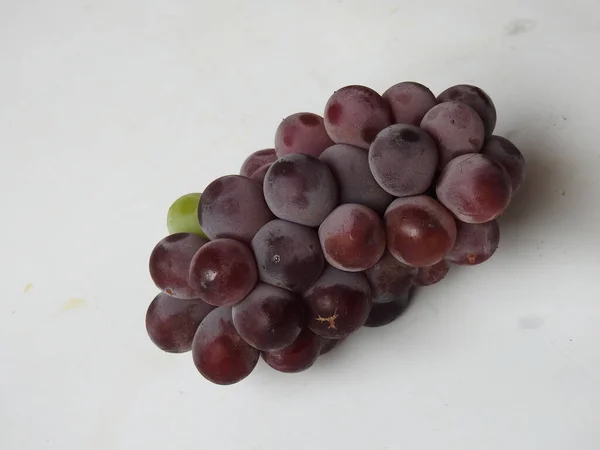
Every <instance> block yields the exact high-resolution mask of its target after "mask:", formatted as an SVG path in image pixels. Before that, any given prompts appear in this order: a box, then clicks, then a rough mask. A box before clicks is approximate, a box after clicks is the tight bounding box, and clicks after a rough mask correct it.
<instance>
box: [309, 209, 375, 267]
mask: <svg viewBox="0 0 600 450" xmlns="http://www.w3.org/2000/svg"><path fill="white" fill-rule="evenodd" d="M319 240H320V242H321V248H322V249H323V254H324V255H325V260H326V261H327V262H328V263H329V264H331V265H332V266H333V267H335V268H337V269H340V270H346V271H348V272H360V271H363V270H366V269H368V268H369V267H371V266H372V265H373V264H375V263H376V262H377V261H379V259H380V258H381V255H383V252H384V251H385V230H384V228H383V223H382V221H381V219H380V218H379V216H378V215H377V214H376V213H375V212H374V211H373V210H372V209H369V208H367V207H366V206H363V205H359V204H357V203H346V204H345V205H341V206H338V207H337V208H336V209H334V210H333V211H332V213H331V214H329V215H328V216H327V218H326V219H325V220H324V221H323V223H322V224H321V226H320V227H319Z"/></svg>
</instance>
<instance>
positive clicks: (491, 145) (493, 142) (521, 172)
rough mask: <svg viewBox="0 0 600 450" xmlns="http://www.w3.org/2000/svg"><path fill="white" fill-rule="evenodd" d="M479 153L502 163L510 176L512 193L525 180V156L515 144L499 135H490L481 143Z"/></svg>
mask: <svg viewBox="0 0 600 450" xmlns="http://www.w3.org/2000/svg"><path fill="white" fill-rule="evenodd" d="M481 154H483V155H486V156H489V157H490V158H492V159H494V160H496V161H498V162H499V163H500V164H502V167H504V169H505V170H506V173H508V176H509V177H510V181H511V184H512V193H513V195H514V194H515V193H516V192H517V191H518V190H519V188H520V187H521V184H522V183H523V180H525V158H523V154H522V153H521V152H520V151H519V149H518V148H517V147H516V146H515V144H513V143H512V142H510V141H509V140H508V139H506V138H503V137H501V136H490V137H489V138H488V139H487V140H486V141H485V143H484V144H483V148H482V149H481Z"/></svg>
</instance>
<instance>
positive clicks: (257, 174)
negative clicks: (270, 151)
mask: <svg viewBox="0 0 600 450" xmlns="http://www.w3.org/2000/svg"><path fill="white" fill-rule="evenodd" d="M271 165H272V163H269V164H265V165H264V166H262V167H260V168H258V169H256V171H254V173H253V174H252V176H251V177H250V179H251V180H254V181H256V182H258V183H260V185H261V186H263V185H264V182H265V176H266V175H267V172H268V170H269V167H271Z"/></svg>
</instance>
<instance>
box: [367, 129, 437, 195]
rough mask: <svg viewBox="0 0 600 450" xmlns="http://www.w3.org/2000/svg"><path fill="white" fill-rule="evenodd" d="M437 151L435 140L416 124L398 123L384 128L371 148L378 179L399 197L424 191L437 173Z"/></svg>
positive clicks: (374, 170) (381, 184) (371, 159)
mask: <svg viewBox="0 0 600 450" xmlns="http://www.w3.org/2000/svg"><path fill="white" fill-rule="evenodd" d="M437 165H438V150H437V147H436V144H435V142H434V140H433V139H432V138H431V136H429V135H428V134H427V133H426V132H425V131H423V130H421V129H420V128H419V127H416V126H414V125H405V124H396V125H391V126H389V127H387V128H385V129H384V130H382V131H381V132H380V133H379V134H378V135H377V137H376V138H375V140H374V141H373V143H372V144H371V147H370V148H369V167H370V169H371V172H372V173H373V177H374V178H375V181H377V183H378V184H379V186H381V187H382V188H383V189H384V190H385V191H387V192H389V193H390V194H392V195H394V196H396V197H408V196H411V195H418V194H422V193H423V192H425V191H426V190H427V189H428V188H429V186H430V185H431V182H432V181H433V177H434V175H435V171H436V168H437Z"/></svg>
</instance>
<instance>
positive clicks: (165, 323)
mask: <svg viewBox="0 0 600 450" xmlns="http://www.w3.org/2000/svg"><path fill="white" fill-rule="evenodd" d="M495 125H496V109H495V107H494V104H493V102H492V100H491V99H490V97H489V96H488V95H487V94H486V93H485V92H484V91H482V90H481V89H479V88H477V87H475V86H471V85H458V86H454V87H451V88H449V89H447V90H446V91H444V92H442V93H441V94H440V95H439V96H438V97H437V98H436V97H435V96H434V95H433V93H432V92H431V91H430V90H429V89H428V88H427V87H425V86H423V85H421V84H418V83H414V82H403V83H399V84H396V85H394V86H392V87H391V88H389V89H388V90H387V91H386V92H385V93H384V94H383V95H382V96H381V95H379V94H378V93H377V92H375V91H373V90H372V89H370V88H367V87H364V86H346V87H344V88H342V89H340V90H338V91H336V92H334V94H333V95H332V96H331V97H330V98H329V100H328V101H327V104H326V106H325V112H324V117H321V116H319V115H317V114H312V113H307V112H302V113H297V114H293V115H291V116H289V117H287V118H286V119H284V120H283V121H282V122H281V124H280V125H279V127H278V129H277V131H276V133H275V145H274V148H270V149H266V150H260V151H257V152H255V153H252V154H251V155H250V156H248V158H247V159H246V160H245V161H244V163H243V165H242V167H241V170H240V174H239V175H229V176H224V177H221V178H218V179H216V180H214V181H213V182H212V183H210V184H209V185H208V186H207V187H206V189H205V190H204V192H203V193H201V194H188V195H185V196H183V197H181V198H179V199H178V200H176V201H175V203H173V205H172V206H171V208H170V209H169V212H168V220H167V224H168V230H169V236H167V237H166V238H164V239H163V240H161V241H160V242H159V243H158V244H157V245H156V247H155V248H154V250H153V251H152V254H151V256H150V274H151V277H152V280H153V281H154V283H155V284H156V286H157V287H158V288H159V289H160V290H161V293H160V294H158V296H157V297H156V298H155V299H154V300H153V301H152V303H151V304H150V307H149V309H148V311H147V315H146V328H147V330H148V334H149V336H150V338H151V339H152V341H153V342H154V343H155V344H156V345H157V346H158V347H159V348H161V349H162V350H164V351H167V352H172V353H181V352H187V351H191V353H192V357H193V362H194V364H195V366H196V368H197V369H198V371H199V372H200V373H201V374H202V375H203V376H204V377H205V378H206V379H208V380H210V381H211V382H213V383H217V384H223V385H225V384H232V383H236V382H239V381H240V380H242V379H244V378H245V377H247V376H248V375H249V374H250V373H251V372H252V370H253V369H254V368H255V366H256V364H257V363H258V360H259V358H260V357H262V359H263V360H264V361H265V362H266V363H267V364H268V365H269V366H271V367H272V368H273V369H275V370H278V371H281V372H300V371H303V370H306V369H308V368H309V367H311V366H312V365H313V364H314V363H315V361H316V360H317V358H318V357H319V355H322V354H324V353H326V352H328V351H330V350H331V349H333V348H334V347H335V346H336V345H337V344H338V343H339V342H341V341H342V340H343V339H345V338H346V337H348V336H349V335H350V334H352V333H353V332H355V331H356V330H358V329H359V328H361V327H363V326H366V327H379V326H383V325H386V324H389V323H390V322H392V321H394V320H395V319H396V318H398V317H399V316H400V315H401V314H402V313H403V312H404V311H405V310H406V308H407V307H408V306H409V304H410V303H411V300H412V298H413V296H414V292H415V289H416V288H417V287H421V286H429V285H432V284H434V283H437V282H439V281H441V280H442V279H443V278H444V277H445V276H446V274H447V273H448V271H449V269H450V266H451V264H455V265H475V264H481V263H483V262H485V261H487V260H488V259H489V258H490V257H491V256H492V255H493V254H494V252H495V251H496V249H497V248H498V243H499V239H500V230H499V228H498V223H497V222H496V219H497V218H498V216H500V215H501V214H502V213H503V212H504V211H505V210H506V208H507V206H508V204H509V202H510V200H511V197H512V196H513V195H514V193H515V192H517V190H518V189H519V186H520V185H521V183H522V181H523V178H524V173H525V161H524V159H523V156H522V155H521V152H520V151H519V150H518V149H517V148H516V147H515V145H513V144H512V143H511V142H510V141H508V140H507V139H505V138H502V137H499V136H495V135H493V134H492V133H493V131H494V127H495Z"/></svg>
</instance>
